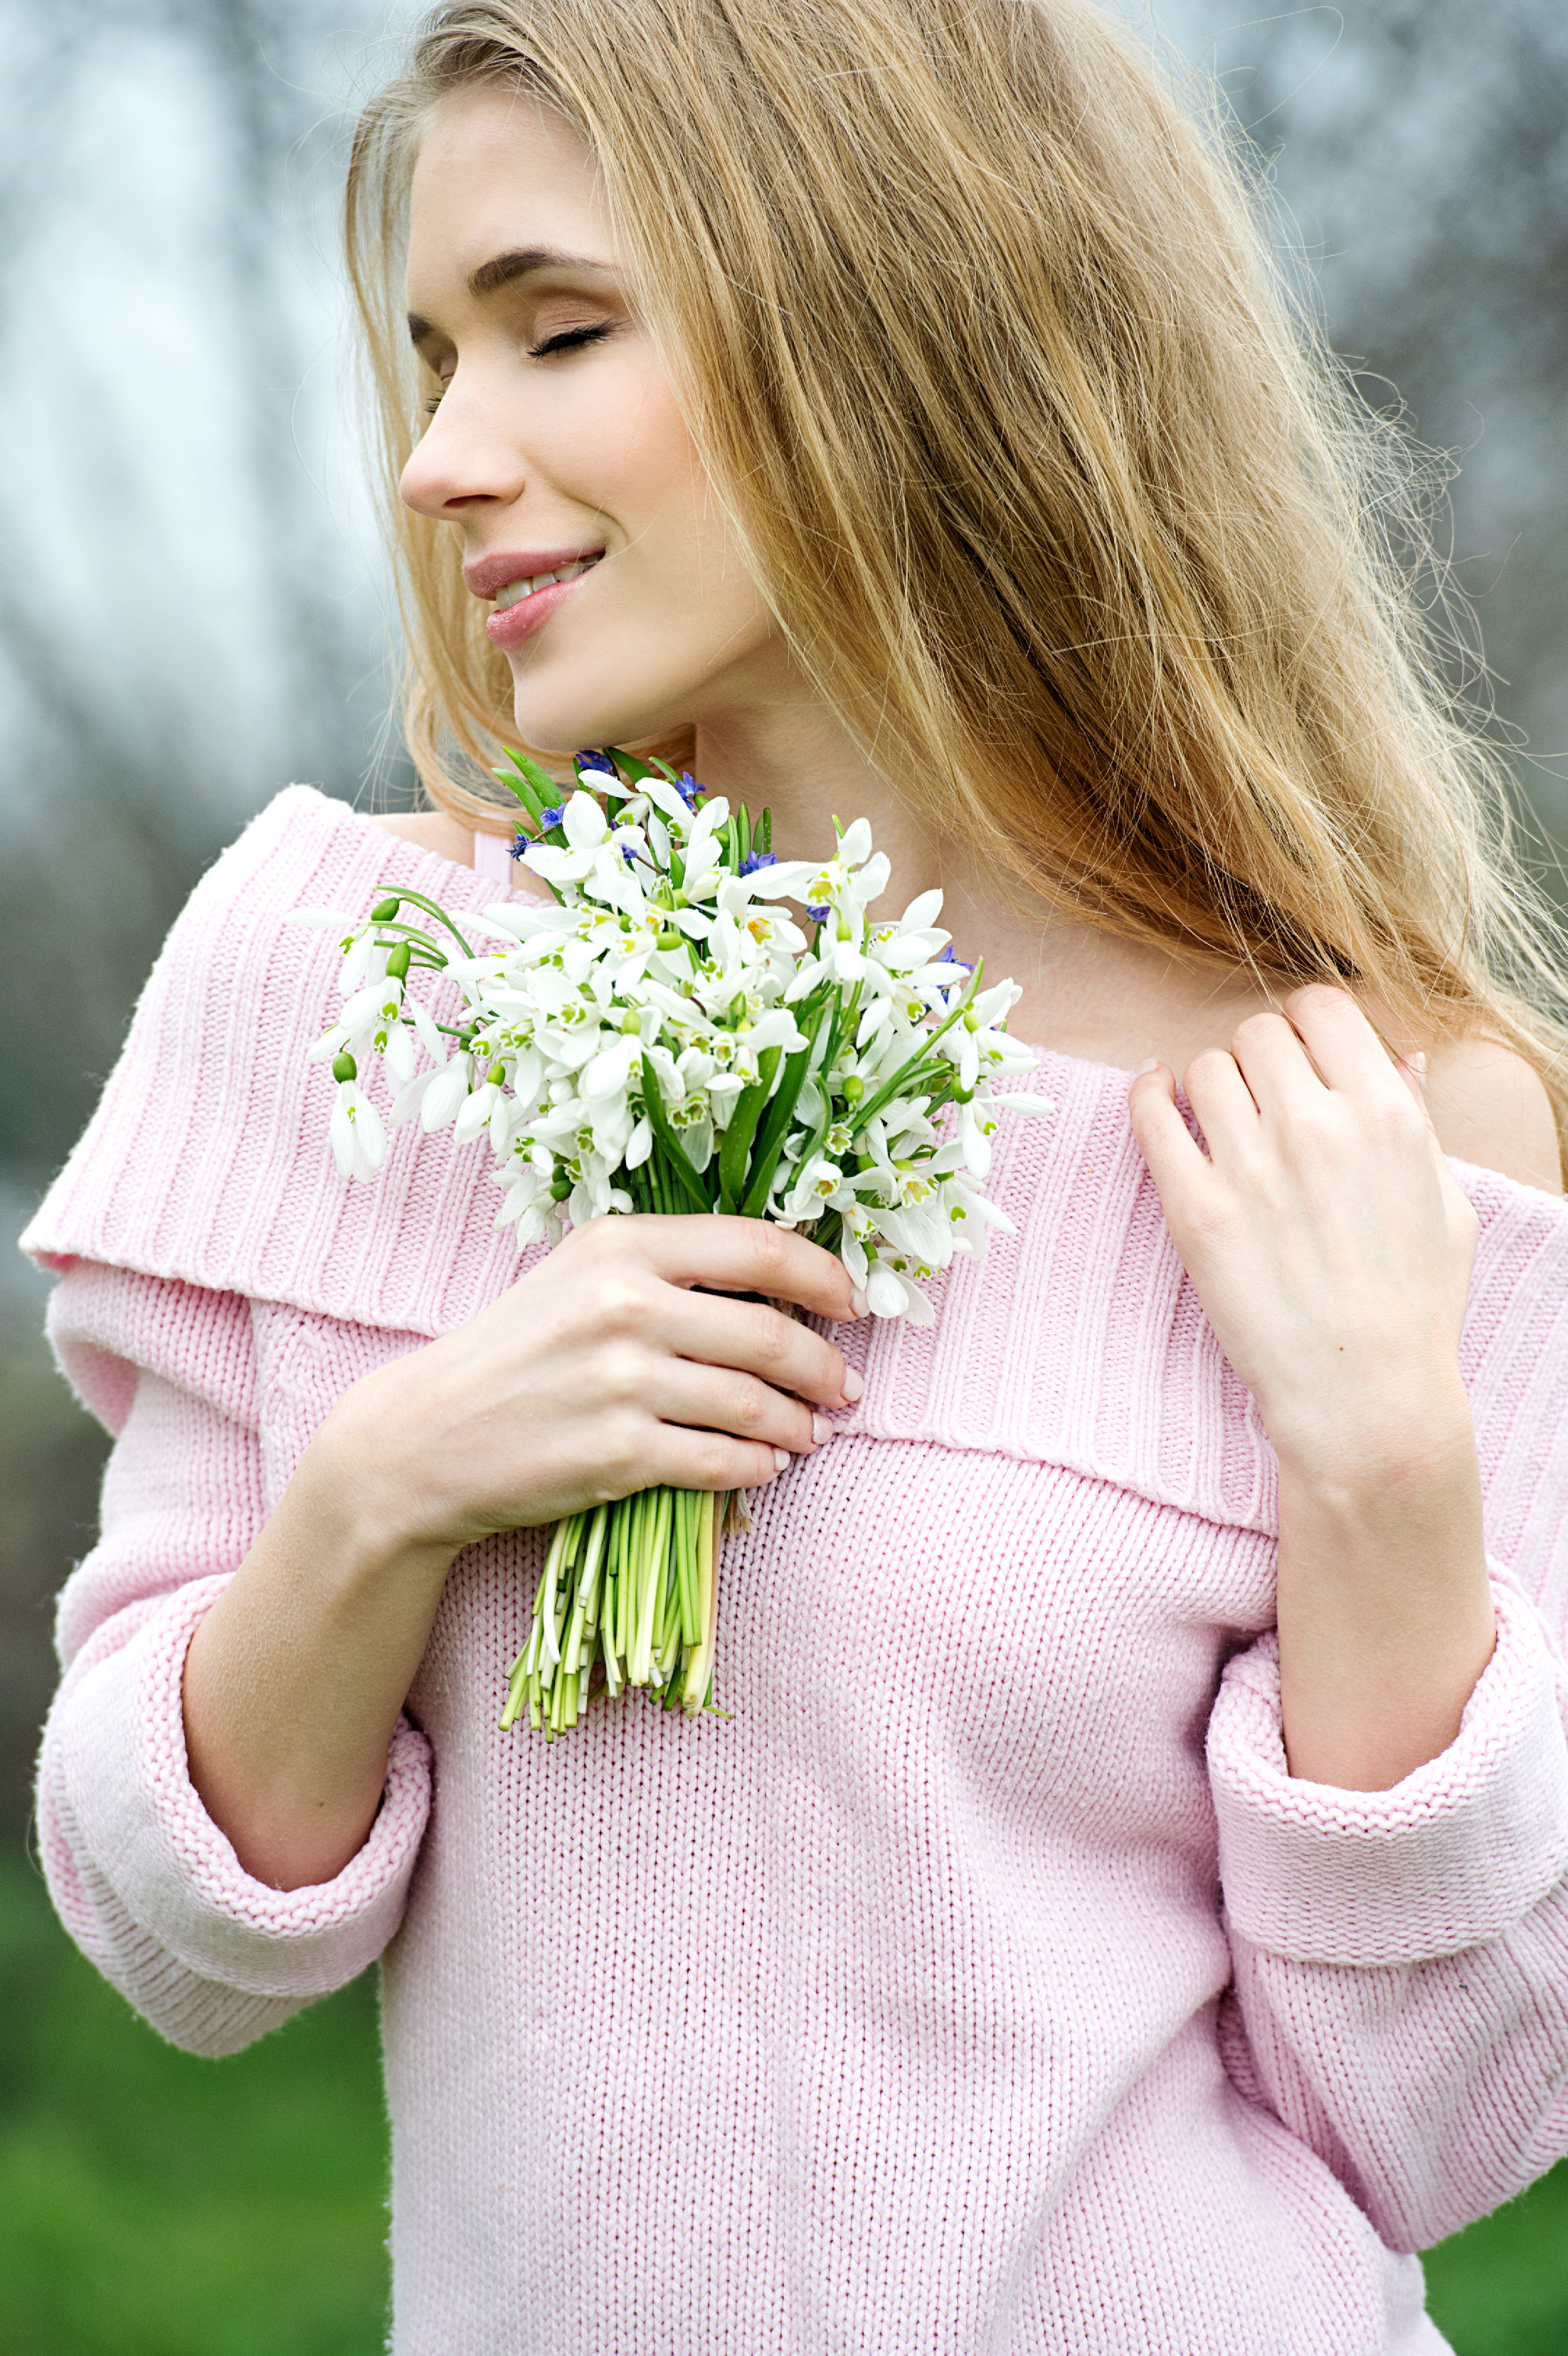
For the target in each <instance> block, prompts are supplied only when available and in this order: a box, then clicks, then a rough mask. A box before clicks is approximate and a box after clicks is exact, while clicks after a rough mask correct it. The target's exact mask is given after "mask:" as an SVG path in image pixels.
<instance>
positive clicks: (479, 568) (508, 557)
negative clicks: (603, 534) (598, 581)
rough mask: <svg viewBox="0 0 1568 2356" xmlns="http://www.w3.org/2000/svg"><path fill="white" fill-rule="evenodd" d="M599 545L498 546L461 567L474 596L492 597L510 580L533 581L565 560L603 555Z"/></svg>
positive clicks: (555, 570) (556, 570)
mask: <svg viewBox="0 0 1568 2356" xmlns="http://www.w3.org/2000/svg"><path fill="white" fill-rule="evenodd" d="M603 553H604V550H603V544H602V543H600V542H597V541H588V542H587V543H586V544H584V542H583V541H577V542H576V543H575V545H574V546H572V547H571V548H501V549H497V550H496V553H495V554H494V556H476V557H475V558H474V559H473V560H472V562H469V563H467V564H465V565H464V568H463V578H464V581H465V582H466V583H467V584H468V586H469V588H470V589H471V590H472V591H473V593H474V594H475V597H494V596H496V595H497V594H499V592H500V591H501V590H503V589H505V588H507V586H508V584H510V583H512V582H514V581H537V580H538V578H539V574H540V573H559V572H560V569H561V567H562V565H565V564H585V563H586V562H588V561H589V559H590V558H591V557H595V556H603Z"/></svg>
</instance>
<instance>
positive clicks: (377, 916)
mask: <svg viewBox="0 0 1568 2356" xmlns="http://www.w3.org/2000/svg"><path fill="white" fill-rule="evenodd" d="M402 905H403V904H402V902H401V900H400V898H399V897H398V895H397V894H396V893H394V894H392V897H391V898H390V899H389V900H378V901H377V903H376V905H375V906H374V907H373V908H372V909H371V911H370V922H371V923H372V924H373V925H389V924H390V923H391V921H392V919H393V917H394V916H396V915H397V913H398V910H399V909H400V907H401V906H402Z"/></svg>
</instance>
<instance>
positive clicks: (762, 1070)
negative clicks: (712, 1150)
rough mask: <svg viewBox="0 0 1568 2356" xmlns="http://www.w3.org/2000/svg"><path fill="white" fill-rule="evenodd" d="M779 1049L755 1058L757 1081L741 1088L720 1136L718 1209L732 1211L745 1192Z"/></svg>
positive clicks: (780, 1053) (766, 1048)
mask: <svg viewBox="0 0 1568 2356" xmlns="http://www.w3.org/2000/svg"><path fill="white" fill-rule="evenodd" d="M783 1053H784V1049H783V1048H782V1047H764V1048H763V1052H762V1054H761V1055H759V1056H758V1058H757V1077H756V1080H755V1082H754V1084H753V1085H752V1087H749V1088H742V1089H741V1093H740V1095H739V1096H738V1097H737V1098H736V1099H735V1108H734V1110H733V1112H732V1113H731V1115H730V1126H729V1128H728V1129H727V1130H725V1132H724V1142H723V1144H722V1145H721V1146H720V1149H719V1207H720V1210H721V1211H732V1210H733V1209H734V1208H735V1206H736V1205H737V1204H738V1203H739V1202H740V1200H741V1196H742V1194H744V1193H745V1191H746V1164H747V1162H748V1160H749V1159H750V1156H751V1151H752V1138H753V1137H754V1136H755V1135H756V1133H757V1123H758V1121H759V1120H760V1119H762V1117H763V1106H764V1105H765V1104H766V1103H767V1100H768V1090H769V1089H770V1088H771V1087H773V1074H774V1073H775V1072H776V1071H777V1070H778V1067H779V1057H780V1056H781V1055H783Z"/></svg>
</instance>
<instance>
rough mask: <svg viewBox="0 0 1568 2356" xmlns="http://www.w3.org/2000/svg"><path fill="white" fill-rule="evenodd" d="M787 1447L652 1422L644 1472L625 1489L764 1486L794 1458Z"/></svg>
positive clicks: (717, 1432) (752, 1487) (786, 1467)
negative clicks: (777, 1446) (654, 1424)
mask: <svg viewBox="0 0 1568 2356" xmlns="http://www.w3.org/2000/svg"><path fill="white" fill-rule="evenodd" d="M794 1462H795V1458H794V1456H792V1455H791V1453H790V1451H789V1450H788V1449H787V1448H774V1447H771V1446H770V1445H769V1444H768V1443H767V1442H766V1441H763V1440H737V1439H735V1438H734V1436H733V1435H732V1434H731V1433H730V1432H727V1431H703V1430H693V1429H691V1428H689V1427H688V1426H687V1425H685V1424H679V1423H660V1424H656V1426H655V1427H654V1430H653V1434H652V1437H651V1440H650V1441H649V1447H648V1453H647V1458H646V1462H645V1469H644V1472H642V1473H641V1474H640V1475H639V1477H638V1479H637V1480H636V1482H635V1483H634V1484H633V1485H632V1487H631V1488H630V1489H628V1490H627V1491H626V1492H625V1493H624V1494H628V1495H630V1494H635V1491H636V1490H639V1489H654V1488H661V1487H663V1488H670V1489H763V1488H765V1487H766V1486H767V1484H768V1483H769V1482H770V1481H776V1480H777V1479H778V1477H779V1474H780V1473H781V1472H788V1470H789V1468H790V1466H791V1465H792V1464H793V1463H794Z"/></svg>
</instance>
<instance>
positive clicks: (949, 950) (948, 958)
mask: <svg viewBox="0 0 1568 2356" xmlns="http://www.w3.org/2000/svg"><path fill="white" fill-rule="evenodd" d="M935 962H936V963H937V964H938V965H955V966H956V967H957V968H958V970H959V972H960V973H973V971H974V967H973V966H967V965H965V963H964V960H963V958H955V956H954V954H953V944H952V942H951V941H949V942H948V944H947V947H946V948H944V950H943V952H942V955H941V956H940V957H939V958H936V960H935Z"/></svg>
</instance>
